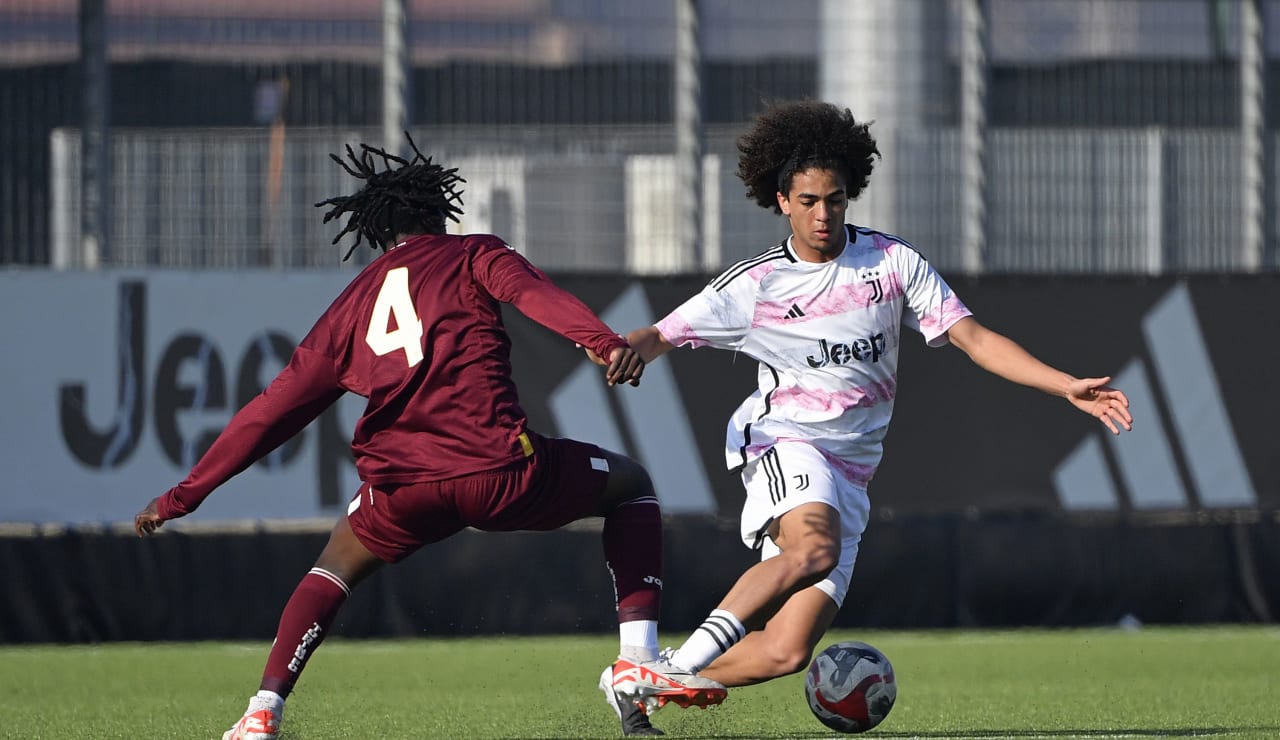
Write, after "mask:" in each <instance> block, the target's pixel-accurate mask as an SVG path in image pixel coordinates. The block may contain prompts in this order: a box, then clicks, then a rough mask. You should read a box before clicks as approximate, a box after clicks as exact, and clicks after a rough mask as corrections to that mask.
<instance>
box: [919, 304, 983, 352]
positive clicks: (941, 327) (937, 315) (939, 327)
mask: <svg viewBox="0 0 1280 740" xmlns="http://www.w3.org/2000/svg"><path fill="white" fill-rule="evenodd" d="M972 315H973V314H972V312H970V311H969V309H968V307H966V306H965V305H964V303H962V302H961V301H960V299H959V298H957V297H956V296H954V295H949V296H947V297H946V299H944V300H943V301H942V306H941V307H940V308H939V309H938V310H937V311H935V312H933V313H931V314H929V315H928V316H921V317H920V333H921V334H923V335H924V337H925V339H927V340H929V341H932V340H933V339H935V338H937V337H940V336H942V334H943V333H944V332H946V331H947V330H948V329H950V328H951V327H953V326H955V324H956V322H957V321H959V320H960V319H963V318H964V317H966V316H972Z"/></svg>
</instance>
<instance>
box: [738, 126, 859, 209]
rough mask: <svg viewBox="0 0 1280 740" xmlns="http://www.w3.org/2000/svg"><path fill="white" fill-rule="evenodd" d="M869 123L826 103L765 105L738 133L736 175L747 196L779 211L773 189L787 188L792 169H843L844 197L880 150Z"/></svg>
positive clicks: (856, 188)
mask: <svg viewBox="0 0 1280 740" xmlns="http://www.w3.org/2000/svg"><path fill="white" fill-rule="evenodd" d="M870 125H871V124H870V123H859V122H858V121H856V120H854V118H853V114H852V113H851V112H849V109H848V108H844V109H841V108H837V107H836V106H834V105H832V104H830V103H821V102H816V101H799V102H791V103H780V104H776V105H772V106H770V107H769V108H768V109H766V110H765V111H764V112H763V113H761V114H760V115H759V116H758V117H757V118H756V120H755V123H754V124H753V125H752V127H751V129H750V130H749V131H747V133H745V134H743V135H742V137H741V138H740V139H738V152H739V157H738V177H739V178H740V179H741V180H742V182H743V183H745V184H746V186H747V198H749V199H751V200H753V201H755V202H756V205H758V206H760V207H761V208H771V209H773V211H774V213H782V209H781V208H780V207H779V206H778V198H777V193H783V194H784V195H785V194H787V193H789V192H791V180H792V178H793V177H795V175H796V173H798V172H804V171H805V170H808V169H812V168H815V167H816V168H819V169H830V170H833V171H835V172H839V173H840V174H842V175H844V179H845V187H846V188H848V195H849V200H853V199H854V198H857V197H858V196H859V195H860V194H861V193H862V191H863V190H864V189H865V188H866V187H867V180H868V179H869V178H870V177H871V168H872V167H873V165H874V161H873V158H874V157H878V156H880V150H879V149H877V148H876V140H875V139H874V138H873V137H872V136H871V132H870V131H869V128H870Z"/></svg>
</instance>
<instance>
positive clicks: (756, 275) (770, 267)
mask: <svg viewBox="0 0 1280 740" xmlns="http://www.w3.org/2000/svg"><path fill="white" fill-rule="evenodd" d="M776 269H778V261H777V260H769V261H768V262H764V263H761V264H759V265H756V266H755V267H753V268H751V269H750V270H747V277H749V278H751V279H752V280H754V281H755V282H756V283H757V284H758V283H759V282H760V281H761V280H764V276H765V275H768V274H769V273H771V272H773V271H774V270H776Z"/></svg>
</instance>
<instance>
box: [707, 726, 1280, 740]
mask: <svg viewBox="0 0 1280 740" xmlns="http://www.w3.org/2000/svg"><path fill="white" fill-rule="evenodd" d="M1244 732H1247V733H1264V734H1265V735H1266V736H1267V737H1280V727H1252V726H1242V727H1179V728H1164V729H1161V728H1156V729H1150V728H1146V729H1144V728H1130V729H1115V730H1093V729H1077V730H996V729H989V730H963V731H961V732H881V731H878V730H872V731H871V732H869V733H867V735H866V736H867V737H868V739H869V740H870V739H872V738H938V739H939V740H942V739H944V738H980V739H982V738H985V739H989V740H995V739H996V738H1041V737H1043V738H1054V737H1088V738H1102V739H1103V740H1105V739H1106V738H1125V737H1218V736H1226V737H1230V736H1231V735H1236V734H1239V733H1244ZM691 737H696V736H691ZM706 737H707V738H712V737H714V738H716V739H717V740H746V738H747V737H748V736H746V735H741V736H739V735H707V736H706ZM788 737H792V738H797V739H798V740H801V739H803V738H830V737H833V736H832V734H831V733H830V732H802V733H798V734H795V735H789V736H788Z"/></svg>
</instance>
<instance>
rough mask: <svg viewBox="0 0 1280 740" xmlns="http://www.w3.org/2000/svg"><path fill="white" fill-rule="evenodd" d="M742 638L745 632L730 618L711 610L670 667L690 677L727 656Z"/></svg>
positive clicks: (744, 628)
mask: <svg viewBox="0 0 1280 740" xmlns="http://www.w3.org/2000/svg"><path fill="white" fill-rule="evenodd" d="M746 634H747V628H746V627H743V626H742V622H741V621H740V620H739V619H738V618H737V617H735V616H733V614H731V613H730V612H727V611H725V610H724V609H715V610H712V612H711V614H710V615H708V616H707V618H706V620H704V621H703V622H702V624H701V625H699V626H698V629H696V630H694V631H693V634H692V635H689V639H687V640H685V641H684V644H683V645H681V646H680V649H679V650H677V651H676V652H675V654H674V655H672V656H671V664H672V665H674V666H677V667H679V668H683V669H685V670H687V671H689V672H690V673H697V672H698V671H700V670H702V669H703V668H706V667H707V666H709V665H711V662H712V661H714V660H715V659H716V658H719V657H720V656H721V655H724V654H725V653H727V652H729V648H731V647H733V646H734V645H737V644H738V642H739V641H740V640H741V639H742V638H743V637H745V636H746Z"/></svg>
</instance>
